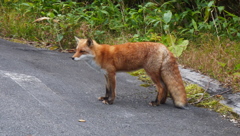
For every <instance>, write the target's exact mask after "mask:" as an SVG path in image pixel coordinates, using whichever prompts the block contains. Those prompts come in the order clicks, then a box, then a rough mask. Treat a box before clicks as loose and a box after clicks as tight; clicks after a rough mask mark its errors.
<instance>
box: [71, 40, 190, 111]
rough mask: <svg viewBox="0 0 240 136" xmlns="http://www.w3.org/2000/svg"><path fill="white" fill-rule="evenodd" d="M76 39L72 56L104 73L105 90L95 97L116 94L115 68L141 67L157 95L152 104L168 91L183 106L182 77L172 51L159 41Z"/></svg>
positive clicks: (161, 100)
mask: <svg viewBox="0 0 240 136" xmlns="http://www.w3.org/2000/svg"><path fill="white" fill-rule="evenodd" d="M75 39H76V40H77V44H78V45H77V48H76V52H75V54H74V55H73V56H72V59H73V60H85V61H86V63H87V64H88V65H90V66H91V67H92V68H94V69H95V70H97V71H100V72H102V73H104V75H105V78H106V81H107V84H106V94H105V96H104V97H99V98H98V99H99V100H100V101H102V102H103V103H105V104H113V101H114V99H115V97H116V92H115V88H116V77H115V76H116V72H117V71H133V70H138V69H141V68H143V69H144V70H145V71H146V73H147V74H148V75H149V76H150V77H151V79H152V81H153V82H154V83H155V84H156V88H157V92H158V93H157V98H156V100H155V101H152V102H150V103H149V104H150V105H152V106H158V105H160V104H164V103H165V101H166V99H167V94H168V92H169V93H170V96H171V97H172V99H173V102H174V105H175V106H176V107H178V108H184V109H185V108H186V106H187V97H186V91H185V88H184V85H183V81H182V78H181V75H180V72H179V69H178V65H177V63H176V59H175V57H174V56H173V54H172V53H171V52H170V51H169V50H168V49H167V47H165V46H164V45H163V44H161V43H154V42H136V43H125V44H119V45H112V46H111V45H107V44H98V43H97V42H96V41H94V40H92V39H79V38H77V37H75Z"/></svg>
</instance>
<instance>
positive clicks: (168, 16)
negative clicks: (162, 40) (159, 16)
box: [163, 10, 172, 24]
mask: <svg viewBox="0 0 240 136" xmlns="http://www.w3.org/2000/svg"><path fill="white" fill-rule="evenodd" d="M171 19H172V12H171V11H170V10H168V11H167V12H166V13H164V14H163V21H164V22H165V23H166V24H167V23H169V22H170V21H171Z"/></svg>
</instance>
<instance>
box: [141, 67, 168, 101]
mask: <svg viewBox="0 0 240 136" xmlns="http://www.w3.org/2000/svg"><path fill="white" fill-rule="evenodd" d="M146 72H147V71H146ZM147 73H148V75H149V76H150V77H151V79H152V81H153V82H154V83H155V84H156V87H157V91H158V93H157V97H156V100H155V101H152V102H150V103H149V104H150V105H151V106H158V105H160V104H161V103H165V101H166V98H167V92H166V89H164V85H162V83H161V81H160V78H159V75H158V74H156V73H154V72H152V73H150V72H147Z"/></svg>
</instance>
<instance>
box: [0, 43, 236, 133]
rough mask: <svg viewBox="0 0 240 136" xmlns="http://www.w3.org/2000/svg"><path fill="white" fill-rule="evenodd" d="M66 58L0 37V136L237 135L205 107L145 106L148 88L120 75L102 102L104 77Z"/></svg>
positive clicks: (150, 94)
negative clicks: (113, 94) (108, 100)
mask: <svg viewBox="0 0 240 136" xmlns="http://www.w3.org/2000/svg"><path fill="white" fill-rule="evenodd" d="M71 56H72V54H70V53H59V52H55V51H48V50H42V49H36V48H34V47H30V46H28V45H23V44H18V43H12V42H8V41H5V40H2V39H0V136H28V135H31V136H94V135H98V136H103V135H108V136H145V135H146V136H239V135H240V129H239V128H237V127H235V126H234V125H233V124H232V123H231V122H230V121H228V120H226V119H223V118H222V117H220V116H219V115H218V114H217V113H214V112H212V111H209V110H207V109H202V108H197V107H192V106H190V108H189V110H181V109H177V108H175V107H174V106H173V104H172V101H171V99H168V101H167V104H164V105H161V106H158V107H151V106H149V105H148V103H149V102H150V101H152V100H154V99H155V95H156V93H155V91H154V88H145V87H140V84H141V82H140V81H138V80H137V79H136V77H132V76H130V75H128V74H126V73H118V74H117V98H116V100H115V103H114V104H113V105H105V104H102V103H101V102H100V101H98V100H97V98H98V97H99V96H102V95H104V93H105V81H104V76H103V75H101V74H100V73H97V72H95V71H94V70H92V69H91V68H89V67H88V66H87V65H86V64H85V63H84V62H75V61H72V60H71V59H70V57H71ZM79 119H83V120H86V122H78V120H79Z"/></svg>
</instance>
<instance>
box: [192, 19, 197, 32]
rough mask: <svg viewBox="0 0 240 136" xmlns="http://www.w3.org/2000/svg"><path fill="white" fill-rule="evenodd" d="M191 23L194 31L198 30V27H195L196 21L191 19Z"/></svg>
mask: <svg viewBox="0 0 240 136" xmlns="http://www.w3.org/2000/svg"><path fill="white" fill-rule="evenodd" d="M192 24H193V27H194V29H195V30H196V31H198V27H197V23H196V21H195V20H194V19H192Z"/></svg>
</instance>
